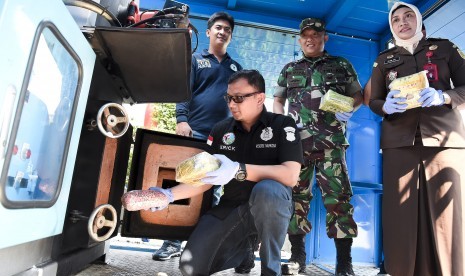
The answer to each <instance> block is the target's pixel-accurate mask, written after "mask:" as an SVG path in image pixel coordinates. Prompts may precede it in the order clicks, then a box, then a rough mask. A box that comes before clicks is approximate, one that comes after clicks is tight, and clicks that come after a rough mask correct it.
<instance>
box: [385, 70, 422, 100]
mask: <svg viewBox="0 0 465 276" xmlns="http://www.w3.org/2000/svg"><path fill="white" fill-rule="evenodd" d="M426 72H427V71H426V70H424V71H421V72H418V73H415V74H412V75H408V76H405V77H402V78H398V79H395V80H393V81H392V82H391V84H390V85H389V89H391V90H400V93H399V94H397V95H395V96H394V97H395V98H398V97H405V98H407V101H405V102H399V103H406V104H407V109H410V108H415V107H419V106H421V103H420V102H418V99H420V91H421V90H423V89H424V88H427V87H429V82H428V78H427V76H426Z"/></svg>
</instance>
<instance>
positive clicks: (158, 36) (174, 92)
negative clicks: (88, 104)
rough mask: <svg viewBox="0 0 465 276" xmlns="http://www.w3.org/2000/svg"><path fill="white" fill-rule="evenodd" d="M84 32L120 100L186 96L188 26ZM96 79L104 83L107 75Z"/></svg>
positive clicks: (151, 100) (168, 99)
mask: <svg viewBox="0 0 465 276" xmlns="http://www.w3.org/2000/svg"><path fill="white" fill-rule="evenodd" d="M86 36H87V37H88V39H89V42H90V44H91V46H92V48H93V49H94V51H95V53H96V54H97V58H98V60H99V61H100V62H101V64H102V65H103V67H104V68H105V69H106V71H107V72H108V73H109V74H110V76H111V79H112V80H113V85H116V87H117V89H118V90H119V94H120V96H121V97H122V98H123V102H127V103H154V102H170V103H173V102H183V101H187V100H189V99H190V95H191V91H190V71H191V60H192V53H191V38H190V34H189V30H188V29H155V28H154V29H147V28H144V29H142V28H141V29H139V28H120V27H96V28H95V29H94V31H93V33H87V34H86ZM94 77H97V78H98V76H96V75H94ZM99 81H100V82H102V85H100V86H105V85H108V78H102V79H101V80H99V79H97V80H95V79H94V80H93V82H99ZM102 94H105V93H102Z"/></svg>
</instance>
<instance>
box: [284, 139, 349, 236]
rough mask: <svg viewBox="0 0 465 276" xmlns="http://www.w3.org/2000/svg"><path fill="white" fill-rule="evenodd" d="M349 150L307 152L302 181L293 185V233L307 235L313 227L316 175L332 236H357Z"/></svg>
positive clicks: (290, 229)
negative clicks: (346, 155) (348, 163)
mask: <svg viewBox="0 0 465 276" xmlns="http://www.w3.org/2000/svg"><path fill="white" fill-rule="evenodd" d="M345 153H346V150H345V149H344V148H342V149H327V150H321V151H312V152H304V160H305V164H304V166H303V167H302V169H301V171H300V177H299V178H300V179H299V183H298V184H297V185H296V186H295V187H294V188H293V193H292V197H293V200H294V207H295V211H294V215H293V217H292V219H291V222H290V224H289V230H288V233H289V234H290V235H298V234H307V233H309V232H310V230H311V229H312V225H311V223H310V221H309V220H308V214H309V212H310V201H311V200H312V198H313V194H312V186H313V183H314V180H315V177H316V183H317V185H318V187H319V188H320V191H321V196H322V199H323V204H324V206H325V208H326V232H327V235H328V237H329V238H354V237H356V236H357V224H356V223H355V221H354V219H353V213H354V207H353V206H352V204H350V198H351V197H352V195H353V193H352V186H351V185H350V181H349V175H348V171H347V164H346V159H345Z"/></svg>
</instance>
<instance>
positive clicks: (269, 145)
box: [255, 144, 276, 149]
mask: <svg viewBox="0 0 465 276" xmlns="http://www.w3.org/2000/svg"><path fill="white" fill-rule="evenodd" d="M255 147H256V148H257V149H269V148H276V144H256V145H255Z"/></svg>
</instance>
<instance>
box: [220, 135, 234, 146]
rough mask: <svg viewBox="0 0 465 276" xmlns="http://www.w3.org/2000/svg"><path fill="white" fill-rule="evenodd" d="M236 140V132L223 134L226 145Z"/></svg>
mask: <svg viewBox="0 0 465 276" xmlns="http://www.w3.org/2000/svg"><path fill="white" fill-rule="evenodd" d="M235 140H236V135H234V133H232V132H228V133H226V134H225V135H223V144H225V145H231V144H232V143H234V141H235Z"/></svg>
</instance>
